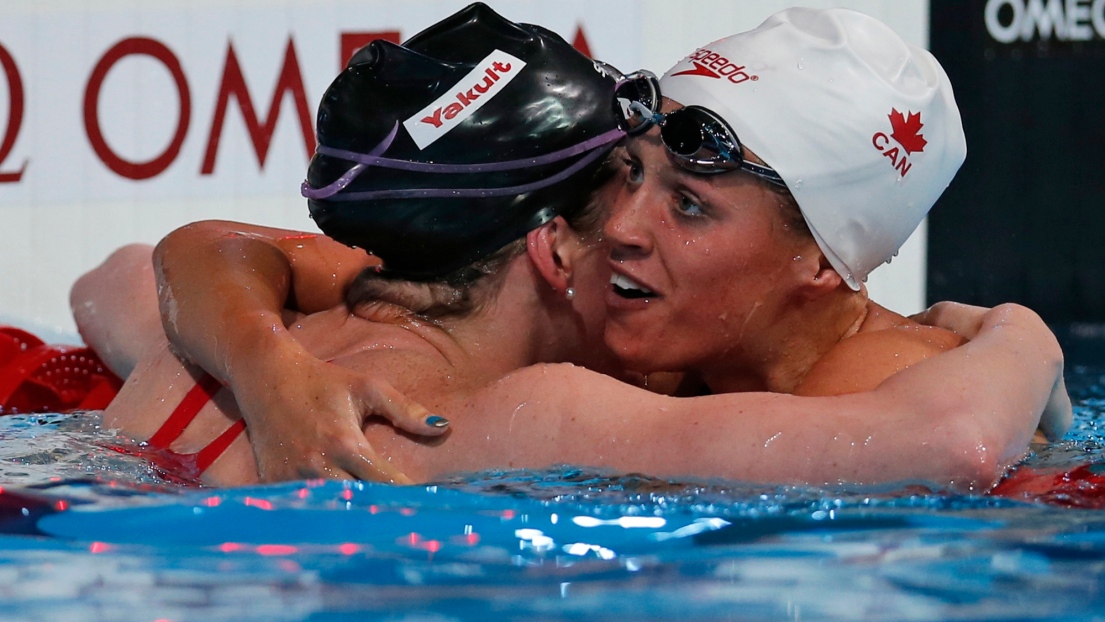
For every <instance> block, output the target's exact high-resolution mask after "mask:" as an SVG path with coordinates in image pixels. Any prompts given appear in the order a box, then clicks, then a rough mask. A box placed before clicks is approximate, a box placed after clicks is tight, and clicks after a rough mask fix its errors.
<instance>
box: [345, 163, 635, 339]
mask: <svg viewBox="0 0 1105 622" xmlns="http://www.w3.org/2000/svg"><path fill="white" fill-rule="evenodd" d="M616 171H617V166H616V164H615V163H614V159H613V158H612V157H610V156H608V157H607V158H606V159H605V160H604V161H603V162H602V164H601V165H600V166H599V167H598V168H597V169H596V170H594V171H593V173H592V174H591V175H590V177H589V178H588V179H587V180H585V181H581V182H578V183H579V184H580V186H581V187H583V186H585V187H587V188H589V189H590V190H589V193H588V197H587V198H586V199H585V200H583V201H581V202H580V203H579V205H577V206H575V207H573V208H570V209H567V210H566V211H565V213H563V214H562V216H564V219H565V220H566V221H567V223H568V226H569V227H571V228H572V230H573V231H575V232H576V233H577V234H578V235H579V236H580V237H581V238H583V239H584V240H596V239H598V238H600V237H601V234H602V223H603V221H604V216H605V207H604V206H602V205H600V204H599V200H598V191H599V190H600V189H601V188H602V187H603V186H604V185H605V184H606V183H607V182H609V181H610V180H611V179H612V178H613V177H614V176H615V174H616ZM525 252H526V238H525V236H523V237H519V238H518V239H516V240H514V241H513V242H510V243H508V244H506V245H505V246H502V247H500V248H499V249H498V250H496V251H494V252H492V253H491V254H490V255H487V256H485V257H482V258H480V259H478V260H476V261H474V262H472V263H470V264H468V265H466V266H463V267H461V268H458V269H456V270H454V271H452V272H450V273H448V274H445V275H442V276H440V277H438V278H436V279H432V280H424V279H419V280H411V279H405V278H402V277H397V276H395V275H393V274H390V273H388V272H387V271H383V270H378V269H376V268H367V269H365V270H364V271H363V272H361V274H359V275H358V276H357V278H356V279H355V280H354V281H353V283H352V284H351V285H350V286H349V289H348V290H346V295H345V301H346V305H347V306H348V307H350V308H351V309H354V308H356V307H358V306H360V305H365V304H371V303H374V302H382V303H387V304H393V305H397V306H399V307H403V308H404V309H407V310H408V311H410V312H411V313H413V314H415V315H417V316H419V317H422V318H425V319H428V320H445V319H461V318H465V317H469V316H471V315H474V314H476V313H478V312H479V311H481V310H482V309H484V308H485V307H486V306H487V305H488V304H489V303H490V302H492V301H493V300H494V299H495V297H496V296H497V295H498V293H499V289H500V285H501V284H502V273H503V269H504V268H505V267H506V266H507V265H508V264H510V262H512V261H513V260H514V259H516V258H517V257H519V256H521V255H523V254H525Z"/></svg>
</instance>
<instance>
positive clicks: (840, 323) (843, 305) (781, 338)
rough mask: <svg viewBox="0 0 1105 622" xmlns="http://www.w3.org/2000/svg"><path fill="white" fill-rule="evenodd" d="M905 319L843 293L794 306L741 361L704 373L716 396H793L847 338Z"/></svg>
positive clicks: (750, 346)
mask: <svg viewBox="0 0 1105 622" xmlns="http://www.w3.org/2000/svg"><path fill="white" fill-rule="evenodd" d="M888 316H894V317H900V316H897V315H896V314H893V313H891V312H889V311H887V310H886V309H884V308H882V307H881V306H879V305H877V304H875V303H874V302H872V301H870V300H869V299H868V298H867V291H866V289H865V288H864V289H863V290H861V291H860V292H851V291H850V290H849V291H845V290H843V289H842V290H841V291H840V292H839V293H838V294H837V295H834V296H832V297H831V298H829V299H827V300H824V301H822V302H821V303H820V304H817V305H808V306H802V307H797V308H792V309H789V310H787V311H786V312H785V313H783V314H782V315H781V316H780V317H779V319H778V321H776V322H775V323H774V324H773V326H772V327H771V329H770V330H768V331H765V333H764V334H762V335H757V336H756V338H754V339H752V340H750V343H748V344H747V345H746V347H745V348H744V352H743V354H742V355H741V356H740V357H735V358H734V360H733V361H728V362H724V363H723V364H720V365H717V366H714V367H713V368H712V369H702V370H700V373H701V375H702V377H703V379H704V381H705V382H706V384H707V386H709V387H710V390H711V391H712V392H714V393H736V392H745V391H768V392H771V393H793V392H794V390H795V389H796V388H797V387H798V386H799V385H800V384H801V383H802V381H803V380H804V379H805V377H806V375H807V374H808V373H809V372H810V370H811V369H812V368H813V366H814V365H815V364H816V363H817V362H818V361H819V360H821V358H822V357H824V356H825V355H826V354H827V353H828V352H829V351H830V350H832V349H833V348H835V347H836V346H837V344H839V343H840V342H841V341H843V340H844V339H847V338H849V337H851V336H854V335H856V334H859V333H861V332H865V331H868V330H872V329H873V327H881V326H882V324H883V323H884V322H885V321H886V320H887V319H888Z"/></svg>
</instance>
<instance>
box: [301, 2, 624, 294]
mask: <svg viewBox="0 0 1105 622" xmlns="http://www.w3.org/2000/svg"><path fill="white" fill-rule="evenodd" d="M613 87H614V81H613V78H611V77H609V76H607V75H606V74H605V73H604V72H603V71H601V70H600V69H599V68H598V67H597V66H596V64H595V63H594V62H593V61H591V60H590V59H588V58H586V57H585V56H583V55H582V54H580V53H579V52H577V51H576V50H575V49H573V48H572V47H571V46H570V45H569V44H568V43H566V42H565V41H564V40H563V39H561V38H560V37H559V36H557V35H556V34H553V33H552V32H549V31H547V30H545V29H543V28H541V27H539V26H532V25H527V24H516V23H513V22H510V21H509V20H506V19H505V18H503V17H501V16H499V15H498V14H496V13H495V12H494V11H492V10H491V9H489V8H488V7H487V6H485V5H483V4H473V5H471V6H469V7H468V8H466V9H464V10H462V11H460V12H459V13H457V14H455V15H453V16H451V17H449V18H447V19H445V20H443V21H441V22H439V23H437V24H434V25H433V26H431V27H430V28H428V29H426V30H425V31H423V32H421V33H419V34H417V35H415V36H414V37H412V38H411V39H410V40H408V41H406V42H405V43H404V44H403V45H401V46H400V45H394V44H391V43H388V42H385V41H375V42H373V43H371V44H370V45H368V46H367V47H365V48H363V49H362V50H360V51H359V52H358V53H357V54H356V55H355V56H354V57H353V59H352V60H351V61H350V62H349V64H348V66H347V67H346V69H345V70H344V71H342V73H341V74H340V75H339V76H338V77H337V79H335V80H334V82H333V84H331V86H330V88H329V89H328V90H327V92H326V94H325V96H324V97H323V101H322V103H321V104H320V106H319V112H318V139H319V145H320V146H319V148H318V150H317V152H316V155H315V157H314V158H313V159H312V161H311V165H310V169H309V170H308V174H307V181H306V182H305V184H304V195H305V196H307V197H308V199H309V201H308V204H309V207H310V210H311V214H312V217H313V218H314V219H315V221H316V223H317V224H318V226H319V227H320V228H321V229H322V230H323V231H324V232H325V233H326V234H327V235H329V236H331V237H333V238H334V239H336V240H338V241H340V242H343V243H345V244H348V245H351V246H357V247H361V248H364V249H366V250H368V251H369V252H372V253H373V254H375V255H377V256H379V257H380V258H381V259H383V261H384V271H385V273H386V274H388V275H390V276H394V277H400V278H404V279H410V280H433V279H437V278H440V277H442V276H444V275H446V274H449V273H451V272H454V271H456V270H457V269H459V268H462V267H464V266H467V265H469V264H470V263H472V262H473V261H476V260H478V259H480V258H482V257H485V256H487V255H488V254H490V253H492V252H494V251H495V250H497V249H499V248H501V247H502V246H504V245H506V244H508V243H510V242H512V241H514V240H516V239H518V238H521V237H522V236H524V235H525V234H526V233H527V232H528V231H530V230H531V229H533V228H535V227H537V226H540V225H541V224H544V223H545V222H548V221H549V220H551V219H552V218H553V217H555V216H556V215H558V214H564V215H569V214H570V213H571V212H572V211H573V210H576V209H581V208H582V207H583V206H584V205H585V203H586V202H587V199H588V196H589V194H590V192H591V190H592V187H591V186H592V183H591V176H592V174H593V173H594V172H595V170H596V169H598V168H599V166H600V165H601V163H602V160H603V157H602V156H604V155H605V154H606V153H607V152H608V151H609V149H610V148H611V147H612V146H613V145H614V143H615V142H616V141H617V140H618V139H619V138H620V135H621V134H620V132H619V131H618V130H617V129H616V123H615V119H614V117H613V115H612V114H611V111H610V101H611V97H612V93H613Z"/></svg>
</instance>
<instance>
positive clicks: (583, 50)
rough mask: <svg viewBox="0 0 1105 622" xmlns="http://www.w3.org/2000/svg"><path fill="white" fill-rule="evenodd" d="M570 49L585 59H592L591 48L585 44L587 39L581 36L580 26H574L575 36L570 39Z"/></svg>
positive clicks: (581, 29) (581, 27) (581, 28)
mask: <svg viewBox="0 0 1105 622" xmlns="http://www.w3.org/2000/svg"><path fill="white" fill-rule="evenodd" d="M572 47H574V48H575V49H576V51H577V52H579V53H580V54H583V55H584V56H586V57H587V58H594V56H592V55H591V46H590V45H588V44H587V37H586V35H584V34H583V26H582V25H579V26H576V36H575V37H574V38H573V39H572Z"/></svg>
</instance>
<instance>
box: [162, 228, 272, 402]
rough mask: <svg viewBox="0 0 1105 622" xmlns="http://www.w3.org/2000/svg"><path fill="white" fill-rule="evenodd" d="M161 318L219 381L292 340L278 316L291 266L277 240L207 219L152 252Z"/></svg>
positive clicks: (187, 354) (182, 348) (174, 339)
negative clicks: (207, 222)
mask: <svg viewBox="0 0 1105 622" xmlns="http://www.w3.org/2000/svg"><path fill="white" fill-rule="evenodd" d="M154 271H155V276H156V278H157V283H158V296H159V299H160V304H161V316H162V324H163V326H164V329H165V334H166V335H167V336H168V338H169V341H170V342H171V343H172V344H173V345H174V347H175V348H176V349H177V350H178V351H179V352H181V353H182V354H183V356H184V358H186V359H189V360H191V361H193V362H195V363H196V364H198V365H199V366H200V367H203V368H204V369H205V370H206V371H207V372H208V373H211V374H212V375H214V376H216V377H217V378H219V379H220V380H223V381H229V380H231V376H232V372H233V371H234V369H235V366H237V365H245V364H246V363H247V362H248V361H250V360H252V359H254V358H256V355H257V354H260V351H261V350H263V349H268V348H272V347H275V345H274V344H281V343H284V342H287V341H291V340H290V337H288V336H287V332H286V331H285V329H284V325H283V322H282V318H281V311H282V309H283V308H284V304H285V301H286V300H287V298H288V294H289V292H290V284H291V278H292V273H291V265H290V262H289V261H288V258H287V257H286V256H285V255H284V254H283V253H282V252H281V251H280V249H279V248H277V247H276V246H274V245H272V244H269V243H266V242H265V241H263V240H259V239H256V238H253V237H249V236H245V235H242V234H239V233H234V232H230V231H226V230H221V229H218V228H214V227H210V226H206V225H205V224H203V223H200V224H197V225H189V226H188V227H185V228H182V229H179V230H177V231H174V232H173V233H172V234H170V235H169V236H168V237H166V238H165V239H164V240H162V242H161V243H160V244H158V246H157V248H156V250H155V252H154Z"/></svg>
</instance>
